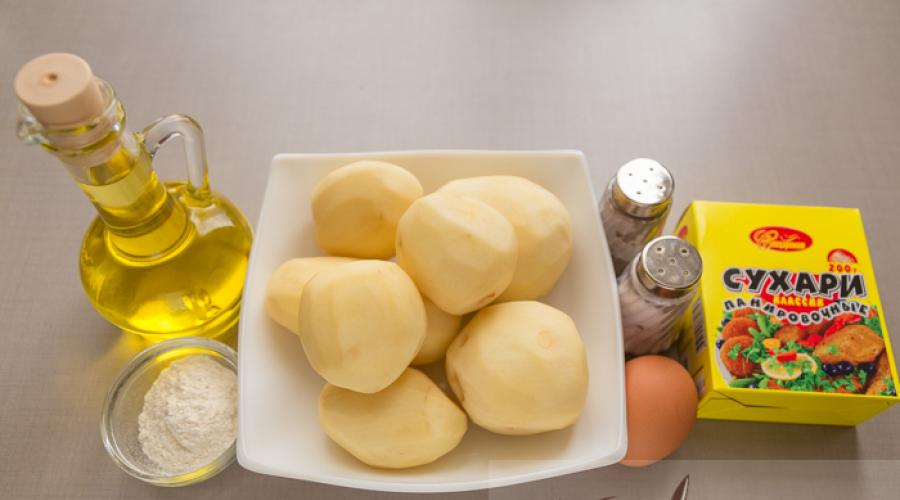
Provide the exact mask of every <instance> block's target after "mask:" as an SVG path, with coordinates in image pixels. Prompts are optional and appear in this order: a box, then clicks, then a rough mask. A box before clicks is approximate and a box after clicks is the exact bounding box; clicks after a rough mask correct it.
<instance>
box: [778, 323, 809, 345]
mask: <svg viewBox="0 0 900 500" xmlns="http://www.w3.org/2000/svg"><path fill="white" fill-rule="evenodd" d="M806 335H807V332H806V330H804V329H802V328H800V327H799V326H796V325H784V326H782V327H781V328H779V329H778V331H777V332H775V335H773V337H775V338H776V339H778V340H780V341H781V343H782V344H787V343H788V342H800V341H801V340H803V339H805V338H806Z"/></svg>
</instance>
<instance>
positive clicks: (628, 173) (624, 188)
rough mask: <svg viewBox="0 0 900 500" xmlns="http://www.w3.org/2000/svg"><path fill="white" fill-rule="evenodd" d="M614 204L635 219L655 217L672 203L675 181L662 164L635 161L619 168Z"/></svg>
mask: <svg viewBox="0 0 900 500" xmlns="http://www.w3.org/2000/svg"><path fill="white" fill-rule="evenodd" d="M612 187H613V189H612V194H613V201H614V202H615V204H616V205H617V206H618V208H619V209H621V210H622V211H623V212H625V213H627V214H628V215H632V216H635V217H646V218H650V217H656V216H657V215H660V214H662V213H665V212H666V211H667V210H668V209H669V206H670V205H671V203H672V191H673V190H674V189H675V180H674V179H673V178H672V174H671V173H670V172H669V170H668V169H667V168H666V167H664V166H663V165H662V163H660V162H658V161H656V160H651V159H649V158H636V159H634V160H631V161H629V162H628V163H626V164H624V165H622V166H621V167H619V170H618V172H616V177H615V179H614V181H613V186H612Z"/></svg>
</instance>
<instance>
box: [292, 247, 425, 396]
mask: <svg viewBox="0 0 900 500" xmlns="http://www.w3.org/2000/svg"><path fill="white" fill-rule="evenodd" d="M299 325H300V334H299V335H300V341H301V342H302V344H303V350H304V352H306V357H307V358H308V359H309V363H310V365H312V367H313V369H315V370H316V372H318V374H319V375H321V376H322V378H324V379H325V380H327V381H328V382H330V383H331V384H333V385H336V386H338V387H343V388H346V389H350V390H353V391H357V392H365V393H371V392H377V391H380V390H381V389H384V388H385V387H387V386H388V385H390V384H391V383H392V382H393V381H394V380H396V379H397V377H399V376H400V374H401V373H403V370H405V369H406V367H407V366H409V363H410V362H411V361H412V360H413V358H414V357H415V356H416V353H418V352H419V347H421V345H422V342H423V341H424V340H425V329H426V322H425V305H424V304H423V303H422V296H421V295H419V292H418V290H416V286H415V284H413V282H412V280H411V279H410V278H409V276H407V275H406V273H404V272H403V270H402V269H400V267H399V266H397V265H396V264H394V263H393V262H386V261H381V260H365V261H357V262H350V263H347V264H342V265H340V266H337V267H334V268H332V269H328V270H325V271H321V272H319V274H317V275H315V276H313V278H312V279H311V280H310V281H309V283H307V284H306V288H304V289H303V296H302V297H301V298H300V322H299Z"/></svg>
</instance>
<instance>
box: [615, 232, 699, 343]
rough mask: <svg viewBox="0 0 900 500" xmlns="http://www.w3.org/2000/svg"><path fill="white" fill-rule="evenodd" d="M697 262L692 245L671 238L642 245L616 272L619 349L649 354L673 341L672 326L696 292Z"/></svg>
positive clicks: (697, 256)
mask: <svg viewBox="0 0 900 500" xmlns="http://www.w3.org/2000/svg"><path fill="white" fill-rule="evenodd" d="M702 273H703V262H702V260H701V259H700V254H699V253H698V252H697V249H696V248H694V246H693V245H691V244H690V243H688V242H687V241H684V240H682V239H681V238H678V237H675V236H661V237H659V238H656V239H655V240H653V241H651V242H649V243H647V245H645V246H644V248H643V250H642V251H641V252H640V253H639V254H638V255H637V256H636V257H635V258H634V260H632V261H631V264H630V265H629V266H628V268H627V269H626V270H625V272H624V273H622V275H621V276H619V304H620V307H621V311H622V332H623V337H624V339H625V352H626V353H629V354H637V355H640V354H652V353H659V352H662V351H665V350H667V349H668V348H669V347H671V346H672V343H673V342H674V341H675V336H676V333H677V332H676V331H675V328H674V327H675V325H676V323H677V322H678V321H679V320H680V319H681V317H682V316H683V314H684V311H685V309H687V307H688V306H689V305H690V303H691V299H693V297H694V295H695V293H696V291H697V283H698V282H699V281H700V276H701V274H702Z"/></svg>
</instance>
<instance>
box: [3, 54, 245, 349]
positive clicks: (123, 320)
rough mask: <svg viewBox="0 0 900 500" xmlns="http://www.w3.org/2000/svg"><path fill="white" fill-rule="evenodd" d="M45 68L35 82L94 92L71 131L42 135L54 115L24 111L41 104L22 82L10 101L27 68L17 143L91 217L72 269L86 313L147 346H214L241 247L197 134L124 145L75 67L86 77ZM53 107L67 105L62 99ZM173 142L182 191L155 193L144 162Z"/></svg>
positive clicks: (176, 127)
mask: <svg viewBox="0 0 900 500" xmlns="http://www.w3.org/2000/svg"><path fill="white" fill-rule="evenodd" d="M50 56H60V55H58V54H51V55H50ZM65 56H69V55H67V54H66V55H65ZM42 57H49V56H42ZM69 57H74V56H69ZM40 59H41V58H38V59H36V60H35V61H39V60H40ZM51 59H52V58H51ZM77 61H80V62H81V63H83V61H81V60H80V59H78V60H77ZM52 62H56V63H57V66H54V67H59V68H60V69H59V70H58V71H57V70H55V69H54V70H53V72H52V75H54V77H53V78H52V79H50V80H47V79H46V78H45V79H43V80H38V81H39V82H44V81H45V80H47V81H48V82H49V84H53V85H55V84H56V83H57V82H58V81H60V80H62V81H65V82H71V81H73V80H76V81H77V79H78V78H79V77H81V78H82V79H84V78H87V79H88V80H89V83H88V84H89V85H96V89H97V91H98V92H99V97H98V98H96V99H93V101H91V102H94V104H93V106H94V109H93V112H92V113H88V112H87V111H85V112H84V113H82V114H83V115H84V116H83V119H82V120H81V121H80V122H78V123H75V124H64V125H59V124H56V123H47V122H48V121H50V122H52V121H53V120H52V119H53V118H55V117H56V116H57V115H56V114H54V113H53V112H50V111H53V110H52V109H51V110H50V111H48V109H49V108H48V107H47V106H44V107H41V105H37V104H34V103H35V102H40V103H43V102H47V101H51V100H50V99H43V100H41V99H42V98H43V97H42V95H40V94H38V95H37V97H35V95H33V94H31V93H29V92H31V90H30V89H28V88H27V85H26V84H27V83H28V81H27V80H28V79H27V78H23V80H25V84H22V85H26V86H25V87H24V90H22V89H20V77H21V75H22V73H29V71H26V70H29V65H31V64H32V63H34V61H33V62H32V63H29V65H26V66H25V68H23V70H22V71H21V72H20V77H17V80H16V91H17V93H19V97H20V100H22V102H23V103H24V104H25V106H26V107H23V108H22V110H21V112H20V125H19V134H20V137H22V138H23V139H25V140H26V141H27V142H31V143H38V144H41V145H42V146H43V147H44V148H45V149H47V150H48V151H50V152H51V153H53V154H54V155H56V156H57V157H58V158H59V159H60V160H62V161H63V163H64V164H65V165H66V166H67V168H68V171H69V173H70V174H71V176H72V177H73V179H74V180H75V181H76V183H77V184H78V185H79V187H80V188H81V189H82V191H84V193H85V195H87V197H88V199H89V200H90V201H91V203H92V204H93V205H94V207H95V208H96V209H97V212H98V215H97V217H96V218H95V219H94V221H93V223H92V224H91V225H90V227H89V228H88V231H87V233H86V234H85V237H84V240H83V242H82V246H81V255H80V259H79V261H80V269H81V281H82V285H83V287H84V290H85V292H86V293H87V296H88V298H89V299H90V301H91V303H92V304H93V305H94V307H95V308H96V309H97V311H99V312H100V314H101V315H103V316H104V317H105V318H106V319H108V320H109V321H110V322H112V323H113V324H115V325H116V326H118V327H120V328H122V329H123V330H125V331H128V332H132V333H136V334H140V335H145V336H148V337H150V338H151V340H156V339H159V340H162V339H164V338H170V337H182V336H194V335H202V336H208V337H214V336H218V335H220V334H223V333H226V332H229V331H232V330H233V328H234V326H235V325H236V324H237V320H238V312H239V309H240V300H241V292H242V289H243V284H244V276H245V274H246V271H247V261H248V255H249V252H250V244H251V239H252V235H251V230H250V227H249V225H248V224H247V221H246V219H245V218H244V216H243V215H242V214H241V212H240V210H238V208H237V207H236V206H234V205H233V204H232V203H231V202H230V201H228V200H227V199H226V198H225V197H223V196H221V195H219V194H217V193H215V192H213V191H211V190H210V189H209V184H208V178H207V172H206V169H207V167H206V156H205V150H204V146H203V134H202V131H201V130H200V128H199V126H198V125H197V123H196V122H195V121H193V120H192V119H190V118H189V117H186V116H183V115H171V116H168V117H165V118H163V119H161V120H159V121H157V122H155V123H154V124H153V125H151V126H150V127H148V128H147V129H145V131H144V132H143V133H142V134H134V133H132V132H130V131H128V129H127V128H126V127H125V112H124V108H123V107H122V105H121V103H119V101H118V100H117V99H116V98H115V95H114V93H113V91H112V88H111V87H110V86H109V85H108V84H106V83H105V82H102V81H100V80H97V79H95V78H93V76H92V75H91V74H90V69H89V67H87V65H86V63H84V67H86V68H87V72H88V75H87V76H86V75H82V74H79V73H78V72H77V71H75V74H71V73H72V69H71V64H69V63H71V61H70V60H68V59H67V60H65V61H64V63H65V64H61V65H60V64H58V61H51V63H52ZM46 64H49V63H45V65H46ZM67 64H68V65H67ZM41 69H42V70H43V71H48V70H46V69H44V68H41ZM34 71H35V70H34V69H33V68H31V70H30V72H31V73H34ZM67 71H68V72H69V73H66V72H67ZM60 73H62V76H60ZM26 76H27V75H26ZM95 82H96V83H95ZM86 85H87V84H86ZM70 86H71V84H70ZM64 90H65V89H64ZM88 90H90V89H88ZM38 91H40V92H53V91H54V89H52V88H51V89H49V90H47V89H40V88H39V89H38ZM67 91H70V90H67ZM70 93H71V92H70ZM73 95H74V94H73ZM53 97H57V99H56V101H53V102H57V101H60V98H58V96H53ZM63 97H68V98H69V101H72V100H74V99H75V98H72V97H71V96H70V95H69V94H66V95H64V96H63ZM76 97H78V99H81V97H80V96H76ZM63 101H65V99H63ZM98 102H99V103H101V105H102V106H101V105H98V104H97V103H98ZM79 105H81V104H79ZM70 108H71V107H70ZM70 108H66V110H67V111H71V109H70ZM29 111H35V113H34V114H32V113H30V112H29ZM69 114H71V113H69ZM38 115H41V116H38ZM47 117H49V119H47ZM42 118H44V119H42ZM176 135H177V136H181V137H182V138H183V139H184V142H185V148H186V153H187V163H188V165H187V166H188V180H187V181H186V182H168V183H163V182H161V181H160V180H159V179H158V178H157V176H156V174H155V172H154V171H153V168H152V165H151V159H152V156H153V153H155V151H156V149H157V148H158V147H159V146H160V145H162V144H163V143H164V142H165V141H166V140H168V139H169V138H171V137H173V136H176Z"/></svg>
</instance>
